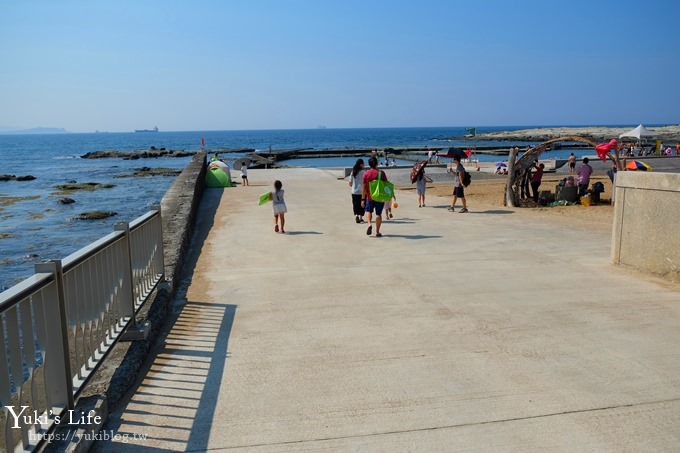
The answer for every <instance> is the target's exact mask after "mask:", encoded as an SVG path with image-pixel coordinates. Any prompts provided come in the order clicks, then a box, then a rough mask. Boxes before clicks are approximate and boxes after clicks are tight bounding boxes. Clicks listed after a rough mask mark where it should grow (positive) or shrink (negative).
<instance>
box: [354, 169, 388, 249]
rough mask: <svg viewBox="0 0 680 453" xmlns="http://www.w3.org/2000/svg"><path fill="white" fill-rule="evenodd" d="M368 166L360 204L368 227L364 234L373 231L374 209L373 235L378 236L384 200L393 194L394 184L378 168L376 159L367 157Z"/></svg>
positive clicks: (380, 235)
mask: <svg viewBox="0 0 680 453" xmlns="http://www.w3.org/2000/svg"><path fill="white" fill-rule="evenodd" d="M368 166H369V167H370V168H369V169H368V170H367V171H366V173H364V178H363V183H364V184H363V193H362V196H361V205H362V206H363V207H364V210H365V214H366V221H367V222H368V229H367V230H366V235H368V236H370V235H371V233H373V225H372V223H371V222H372V221H373V211H375V237H377V238H380V237H382V234H381V233H380V226H381V225H382V212H383V208H384V207H385V201H386V200H390V199H391V198H392V195H393V194H394V185H393V184H392V183H391V182H389V181H388V180H387V176H386V175H385V172H384V171H382V170H378V159H377V158H375V157H371V158H369V159H368Z"/></svg>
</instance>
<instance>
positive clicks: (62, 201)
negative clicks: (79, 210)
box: [57, 197, 76, 204]
mask: <svg viewBox="0 0 680 453" xmlns="http://www.w3.org/2000/svg"><path fill="white" fill-rule="evenodd" d="M75 202H76V200H74V199H73V198H69V197H64V198H60V199H59V200H58V201H57V203H59V204H72V203H75Z"/></svg>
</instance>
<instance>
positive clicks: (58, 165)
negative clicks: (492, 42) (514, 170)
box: [0, 127, 568, 289]
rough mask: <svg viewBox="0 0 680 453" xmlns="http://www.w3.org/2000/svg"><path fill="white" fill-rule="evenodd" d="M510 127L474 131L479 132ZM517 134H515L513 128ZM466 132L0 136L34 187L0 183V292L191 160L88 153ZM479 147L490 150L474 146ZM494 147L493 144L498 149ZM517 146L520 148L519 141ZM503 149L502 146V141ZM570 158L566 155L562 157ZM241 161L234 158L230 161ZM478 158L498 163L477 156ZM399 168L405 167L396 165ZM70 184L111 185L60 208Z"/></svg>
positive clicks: (138, 206)
mask: <svg viewBox="0 0 680 453" xmlns="http://www.w3.org/2000/svg"><path fill="white" fill-rule="evenodd" d="M508 129H512V128H502V127H499V128H477V132H478V133H484V132H490V131H496V130H508ZM518 129H519V128H518ZM464 133H465V129H463V128H389V129H387V128H386V129H311V130H272V131H205V132H201V131H194V132H158V133H89V134H56V135H0V174H14V175H17V176H21V175H28V174H30V175H33V176H35V177H36V179H35V180H34V181H26V182H17V181H7V182H3V181H0V289H3V288H7V287H9V286H11V285H13V284H15V283H17V282H18V281H20V280H22V279H23V278H26V277H28V276H30V275H31V274H32V272H33V266H34V264H35V263H38V262H41V261H43V260H46V259H58V258H63V257H65V256H66V255H68V254H70V253H72V252H74V251H76V250H77V249H79V248H81V247H83V246H85V245H87V244H88V243H90V242H92V241H94V240H96V239H98V238H99V237H101V236H103V235H104V234H107V233H109V232H110V231H112V229H113V225H114V224H115V223H117V222H121V221H130V220H132V219H134V218H135V217H137V216H139V215H141V214H143V213H144V212H146V211H147V210H148V209H149V207H150V206H151V205H153V204H156V203H158V202H159V201H160V199H161V198H162V196H163V194H164V193H165V191H166V190H167V189H168V187H169V186H170V184H171V183H172V181H173V178H172V177H163V176H155V177H145V178H140V177H124V178H121V177H120V176H122V175H125V174H129V173H130V172H132V171H133V170H134V169H135V168H139V167H145V166H146V167H152V168H153V167H166V168H176V169H181V168H183V167H184V166H185V165H186V164H187V162H188V161H189V159H190V158H188V157H187V158H154V159H138V160H122V159H81V158H80V157H79V156H81V155H82V154H85V153H87V152H90V151H99V150H107V149H115V150H145V149H148V148H149V147H151V146H155V147H157V148H161V147H165V148H167V149H184V150H198V148H199V147H200V142H201V138H205V141H206V148H208V149H211V148H255V149H257V150H267V149H269V147H270V146H271V147H272V149H274V150H276V149H291V148H314V149H318V150H323V149H330V148H334V149H338V148H385V147H404V146H430V147H446V146H468V145H474V144H475V143H471V142H464V141H449V140H446V139H445V138H446V137H450V136H462V135H463V134H464ZM476 144H477V145H478V146H481V145H482V144H483V145H493V144H494V143H493V142H491V143H489V142H485V143H481V142H477V143H476ZM495 144H498V143H495ZM517 144H518V145H522V143H517ZM503 145H507V143H504V144H503ZM567 154H568V153H567ZM226 157H227V158H228V157H234V158H235V157H238V156H237V155H227V156H226ZM480 158H481V160H487V161H493V160H499V157H497V156H483V155H480ZM354 160H355V158H327V159H293V160H289V161H286V162H285V163H286V164H287V165H291V166H313V167H329V166H349V165H351V163H352V162H353V161H354ZM398 163H401V164H408V162H406V161H404V162H401V161H399V162H398ZM71 180H75V181H77V182H99V183H110V184H115V187H113V188H111V189H99V190H96V191H94V192H85V191H78V192H75V193H73V194H71V195H66V196H69V197H71V198H73V199H75V200H76V203H74V204H71V205H61V204H59V203H58V200H59V199H60V198H62V197H63V196H64V195H62V194H59V193H57V192H56V189H55V187H54V186H55V185H57V184H63V183H65V182H68V181H71ZM92 210H105V211H115V212H117V213H118V214H117V215H116V216H114V217H110V218H108V219H103V220H98V221H77V220H73V217H74V216H75V215H77V214H79V213H81V212H84V211H92Z"/></svg>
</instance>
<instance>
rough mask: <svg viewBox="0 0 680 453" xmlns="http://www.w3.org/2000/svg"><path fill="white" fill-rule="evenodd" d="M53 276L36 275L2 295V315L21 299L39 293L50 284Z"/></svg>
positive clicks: (0, 302)
mask: <svg viewBox="0 0 680 453" xmlns="http://www.w3.org/2000/svg"><path fill="white" fill-rule="evenodd" d="M52 279H53V275H52V274H49V273H36V274H33V275H31V276H30V277H28V278H27V279H25V280H22V281H21V282H19V283H17V284H16V285H14V286H12V287H11V288H8V289H7V290H5V291H3V292H1V293H0V313H2V312H4V311H6V310H8V309H10V308H12V307H13V306H14V305H16V304H17V303H18V302H20V301H21V299H24V298H26V297H28V296H30V295H31V294H33V293H35V292H36V291H39V290H40V288H42V287H43V286H45V285H46V284H48V283H50V282H51V281H52Z"/></svg>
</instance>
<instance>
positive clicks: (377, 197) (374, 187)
mask: <svg viewBox="0 0 680 453" xmlns="http://www.w3.org/2000/svg"><path fill="white" fill-rule="evenodd" d="M381 173H382V172H381V171H380V170H378V177H377V178H376V179H374V180H373V181H371V182H369V184H368V188H369V190H370V193H371V200H373V201H377V202H378V203H384V202H386V201H390V200H391V199H392V197H394V184H392V183H391V182H389V181H383V180H382V179H381V178H380V175H381Z"/></svg>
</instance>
